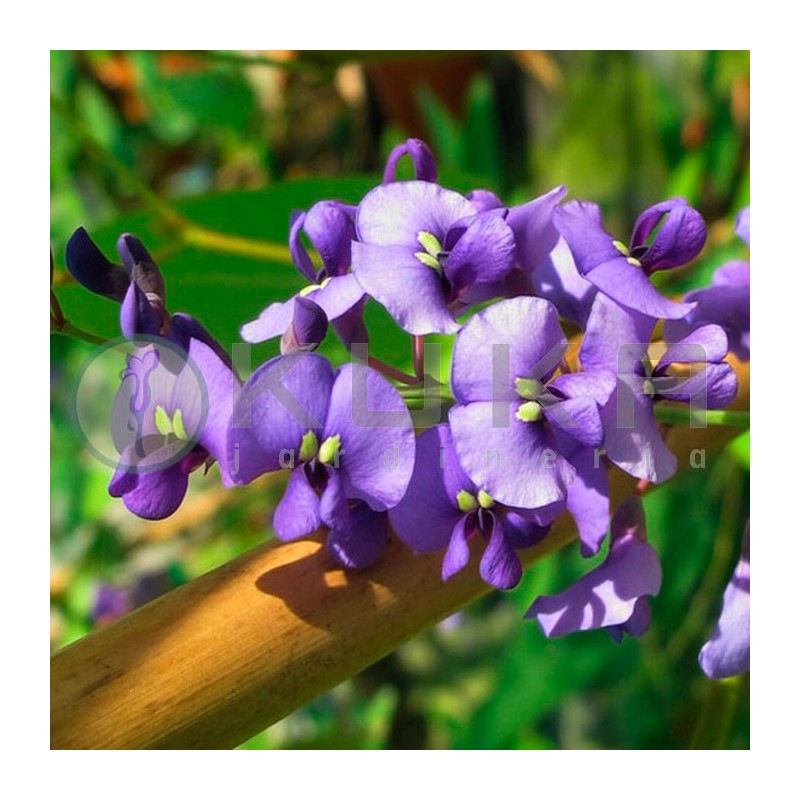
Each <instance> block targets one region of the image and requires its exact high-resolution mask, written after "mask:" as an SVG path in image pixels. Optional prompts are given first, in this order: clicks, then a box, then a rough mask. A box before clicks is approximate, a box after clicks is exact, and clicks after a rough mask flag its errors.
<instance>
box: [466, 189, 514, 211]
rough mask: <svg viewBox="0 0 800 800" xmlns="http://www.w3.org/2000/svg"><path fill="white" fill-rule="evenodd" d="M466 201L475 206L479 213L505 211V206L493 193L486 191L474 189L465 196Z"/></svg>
mask: <svg viewBox="0 0 800 800" xmlns="http://www.w3.org/2000/svg"><path fill="white" fill-rule="evenodd" d="M467 200H469V201H470V203H472V205H473V206H475V209H476V210H477V211H478V212H479V213H480V212H481V211H500V210H505V204H504V203H503V201H502V200H501V199H500V198H499V197H498V196H497V195H496V194H495V193H494V192H490V191H489V190H488V189H475V190H474V191H471V192H470V193H469V194H468V195H467Z"/></svg>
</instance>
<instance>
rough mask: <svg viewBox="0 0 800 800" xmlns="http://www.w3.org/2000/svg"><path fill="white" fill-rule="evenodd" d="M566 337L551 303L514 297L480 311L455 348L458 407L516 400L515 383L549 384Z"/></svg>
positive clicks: (454, 375) (454, 361)
mask: <svg viewBox="0 0 800 800" xmlns="http://www.w3.org/2000/svg"><path fill="white" fill-rule="evenodd" d="M565 351H566V337H565V336H564V332H563V331H562V330H561V326H560V325H559V323H558V312H557V311H556V308H555V306H553V304H552V303H549V302H547V300H542V299H540V298H537V297H515V298H513V299H510V300H503V301H502V302H500V303H496V304H495V305H492V306H489V307H488V308H486V309H484V310H483V311H479V312H478V313H477V314H475V315H474V316H473V317H471V318H470V319H469V321H468V322H467V323H466V324H465V325H464V327H463V328H462V330H461V331H460V332H459V334H458V337H457V339H456V342H455V346H454V348H453V365H452V379H451V382H452V386H453V393H454V395H455V397H456V399H457V400H458V402H459V403H469V402H473V401H476V400H481V401H484V400H514V399H516V398H517V394H516V390H515V388H514V387H515V379H516V378H523V377H526V378H536V379H538V380H540V381H545V380H547V378H548V377H549V376H550V375H551V374H552V373H553V371H554V370H555V369H556V367H557V366H558V365H559V364H560V362H561V359H562V357H563V355H564V353H565Z"/></svg>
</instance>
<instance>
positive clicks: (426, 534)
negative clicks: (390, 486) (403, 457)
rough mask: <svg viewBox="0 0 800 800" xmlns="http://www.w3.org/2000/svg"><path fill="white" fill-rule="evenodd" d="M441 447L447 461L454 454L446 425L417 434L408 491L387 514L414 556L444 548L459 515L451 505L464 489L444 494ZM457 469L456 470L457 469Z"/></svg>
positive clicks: (460, 515) (445, 488) (453, 505)
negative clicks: (414, 457)
mask: <svg viewBox="0 0 800 800" xmlns="http://www.w3.org/2000/svg"><path fill="white" fill-rule="evenodd" d="M443 448H447V449H446V450H445V453H447V452H450V453H451V458H452V457H453V456H454V455H455V452H454V451H453V450H452V444H450V441H449V428H448V427H447V426H446V425H436V426H435V427H433V428H428V430H426V431H424V432H423V433H422V434H420V436H419V437H418V438H417V447H416V459H415V461H414V471H413V472H412V474H411V480H410V482H409V484H408V490H407V491H406V493H405V496H404V497H403V499H402V500H401V501H400V503H399V504H398V505H397V506H395V507H394V508H393V509H392V510H391V511H390V512H389V519H390V521H391V523H392V527H393V528H394V529H395V531H397V535H398V536H399V537H400V538H401V539H402V540H403V541H404V542H405V543H406V544H407V545H408V546H409V547H411V548H412V550H414V551H415V552H417V553H427V552H431V551H433V550H439V549H441V548H442V547H444V546H445V545H446V544H447V543H448V541H449V540H450V536H451V533H452V531H453V526H454V525H455V524H456V522H457V521H458V520H459V519H460V518H461V517H462V516H463V515H462V514H461V512H459V511H458V509H457V507H456V505H455V497H456V495H457V494H458V492H459V491H460V490H461V489H464V488H466V486H464V485H461V486H458V488H455V487H453V488H454V491H453V490H452V489H451V490H450V491H448V488H447V487H446V485H445V480H444V473H445V470H446V469H447V466H446V465H445V469H442V466H441V459H442V456H443V453H442V449H443ZM458 469H459V471H460V467H458ZM464 477H465V478H466V476H464ZM467 485H471V484H469V483H467ZM451 492H452V494H451Z"/></svg>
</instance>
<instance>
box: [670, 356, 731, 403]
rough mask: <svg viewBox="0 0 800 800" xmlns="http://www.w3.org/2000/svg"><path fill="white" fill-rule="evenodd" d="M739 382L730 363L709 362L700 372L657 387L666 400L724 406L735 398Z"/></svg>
mask: <svg viewBox="0 0 800 800" xmlns="http://www.w3.org/2000/svg"><path fill="white" fill-rule="evenodd" d="M738 391H739V382H738V381H737V379H736V373H735V372H734V370H733V367H731V365H730V364H725V363H723V364H709V365H708V366H707V367H706V368H705V369H703V370H702V371H701V372H698V373H697V374H696V375H692V376H691V377H689V378H687V379H686V380H684V381H681V382H680V383H678V384H676V385H674V386H671V387H670V389H669V392H668V393H667V392H666V391H662V390H660V389H659V394H662V395H663V396H664V397H665V398H666V399H668V400H674V401H676V402H679V403H689V404H690V405H692V406H693V407H695V408H712V409H713V408H725V406H727V405H729V404H730V403H732V402H733V400H734V399H735V398H736V394H737V392H738Z"/></svg>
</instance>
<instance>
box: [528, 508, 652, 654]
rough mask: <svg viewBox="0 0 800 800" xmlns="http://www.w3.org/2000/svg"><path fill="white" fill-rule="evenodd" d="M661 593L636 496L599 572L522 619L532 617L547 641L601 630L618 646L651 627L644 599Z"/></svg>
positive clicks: (619, 519)
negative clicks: (574, 633)
mask: <svg viewBox="0 0 800 800" xmlns="http://www.w3.org/2000/svg"><path fill="white" fill-rule="evenodd" d="M660 588H661V563H660V561H659V559H658V554H657V553H656V551H655V550H654V549H653V548H652V547H651V546H650V545H649V544H648V543H647V541H646V529H645V517H644V508H643V506H642V501H641V498H640V497H638V496H636V495H634V496H632V497H629V498H628V499H627V500H626V501H625V502H623V503H622V504H621V505H620V506H619V508H617V510H616V511H615V512H614V516H613V518H612V520H611V546H610V548H609V551H608V555H607V556H606V559H605V561H603V563H602V564H600V566H598V567H596V568H595V569H593V570H592V571H591V572H589V573H587V574H586V575H584V576H583V577H582V578H579V579H578V580H577V581H576V582H575V583H574V584H573V585H572V586H570V587H569V588H568V589H566V590H564V591H563V592H561V593H560V594H556V595H544V596H542V597H539V598H538V599H537V600H536V601H535V602H534V603H533V605H532V606H531V607H530V609H529V610H528V612H527V614H526V615H525V616H526V617H528V618H530V617H536V620H537V621H538V623H539V625H540V626H541V628H542V631H543V632H544V634H545V636H548V637H555V636H563V635H565V634H567V633H573V632H574V631H586V630H593V629H595V628H605V629H606V630H607V631H608V632H609V634H610V635H611V636H612V638H614V639H615V640H616V641H617V642H619V641H621V640H622V636H623V634H625V633H627V634H628V635H629V636H641V635H642V634H644V633H645V632H646V631H647V629H648V628H649V627H650V604H649V600H648V596H650V597H654V596H655V595H657V594H658V591H659V589H660Z"/></svg>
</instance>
